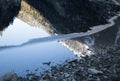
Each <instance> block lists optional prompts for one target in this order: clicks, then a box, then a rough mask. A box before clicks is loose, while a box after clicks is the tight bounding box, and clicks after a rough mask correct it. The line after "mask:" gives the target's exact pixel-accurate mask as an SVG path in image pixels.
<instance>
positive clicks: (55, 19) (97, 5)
mask: <svg viewBox="0 0 120 81" xmlns="http://www.w3.org/2000/svg"><path fill="white" fill-rule="evenodd" d="M23 1H24V2H25V3H27V4H29V5H30V6H31V7H32V8H31V9H30V10H29V11H28V10H26V11H24V12H28V13H29V12H31V11H33V12H36V11H37V12H38V14H39V15H36V16H35V15H34V13H32V14H31V15H34V17H32V19H33V18H34V19H35V20H37V19H39V18H44V21H43V22H44V23H48V24H51V25H52V26H51V27H52V28H54V30H56V32H57V33H61V34H66V33H75V32H85V31H87V30H88V29H90V27H92V26H95V25H99V24H105V23H107V21H106V19H109V18H110V17H111V16H113V15H115V14H116V13H117V12H118V11H119V9H120V7H119V6H117V5H113V4H107V3H104V2H97V1H89V0H84V1H83V0H78V1H75V0H66V1H64V0H52V1H49V0H42V1H37V0H36V1H33V0H23ZM33 8H34V9H35V10H32V9H33ZM21 16H23V14H21ZM19 18H20V17H19ZM23 18H25V19H26V17H25V16H24V17H22V19H23ZM29 19H30V18H29ZM39 20H40V21H41V19H39ZM42 20H43V19H42ZM29 21H32V20H29ZM26 22H28V21H26ZM43 22H42V23H43ZM47 27H48V26H47Z"/></svg>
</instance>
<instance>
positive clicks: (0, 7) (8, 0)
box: [0, 0, 21, 31]
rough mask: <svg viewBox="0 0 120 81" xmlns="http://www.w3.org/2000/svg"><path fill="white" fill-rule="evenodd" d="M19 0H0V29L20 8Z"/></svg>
mask: <svg viewBox="0 0 120 81" xmlns="http://www.w3.org/2000/svg"><path fill="white" fill-rule="evenodd" d="M20 3H21V0H0V31H2V30H3V29H5V28H6V27H7V26H8V25H9V24H10V23H12V22H13V20H14V17H15V16H17V14H18V12H19V10H20Z"/></svg>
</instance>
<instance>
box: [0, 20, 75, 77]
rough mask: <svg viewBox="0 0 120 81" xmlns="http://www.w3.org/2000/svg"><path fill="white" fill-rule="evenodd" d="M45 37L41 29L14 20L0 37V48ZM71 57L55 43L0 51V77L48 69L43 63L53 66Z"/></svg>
mask: <svg viewBox="0 0 120 81" xmlns="http://www.w3.org/2000/svg"><path fill="white" fill-rule="evenodd" d="M46 36H49V34H48V33H46V32H44V31H43V30H42V29H40V28H36V27H30V26H29V25H27V24H26V23H24V22H22V21H20V20H19V19H17V18H16V19H15V20H14V23H13V25H10V27H8V29H6V30H5V31H4V32H3V36H2V37H0V47H2V46H3V47H4V46H11V45H13V46H14V45H20V44H22V43H23V42H26V41H28V40H29V39H34V38H42V37H46ZM61 51H62V53H61ZM72 57H74V55H73V53H72V52H70V51H69V50H68V49H66V48H64V47H63V46H62V45H60V44H59V43H58V42H57V41H53V42H43V43H38V44H35V45H28V46H24V47H18V48H17V47H15V48H13V49H6V50H0V68H1V69H0V75H3V74H5V73H7V72H11V71H15V72H17V73H18V74H19V75H24V74H25V70H27V69H29V70H31V71H33V70H35V69H36V68H40V67H43V68H44V69H48V68H49V67H48V66H45V65H43V64H42V63H43V62H48V61H51V62H52V64H53V65H54V64H57V63H60V62H62V61H64V60H65V59H68V58H72ZM40 71H43V70H40Z"/></svg>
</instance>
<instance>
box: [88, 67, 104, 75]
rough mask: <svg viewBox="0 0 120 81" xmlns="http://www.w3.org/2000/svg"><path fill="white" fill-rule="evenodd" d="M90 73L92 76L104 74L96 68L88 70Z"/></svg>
mask: <svg viewBox="0 0 120 81" xmlns="http://www.w3.org/2000/svg"><path fill="white" fill-rule="evenodd" d="M88 73H90V74H102V73H103V72H102V71H99V70H96V69H95V68H88Z"/></svg>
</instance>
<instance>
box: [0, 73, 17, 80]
mask: <svg viewBox="0 0 120 81" xmlns="http://www.w3.org/2000/svg"><path fill="white" fill-rule="evenodd" d="M17 80H18V75H17V74H16V73H14V72H10V73H7V74H5V75H3V76H2V77H0V81H17Z"/></svg>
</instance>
